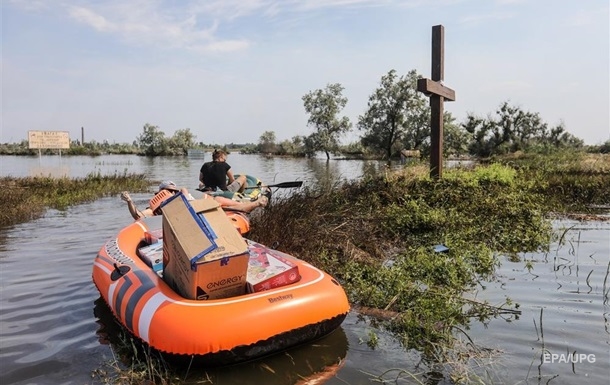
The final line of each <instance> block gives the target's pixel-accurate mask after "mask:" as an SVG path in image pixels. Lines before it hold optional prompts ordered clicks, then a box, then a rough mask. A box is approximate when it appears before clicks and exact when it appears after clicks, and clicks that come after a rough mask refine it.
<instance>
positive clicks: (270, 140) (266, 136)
mask: <svg viewBox="0 0 610 385" xmlns="http://www.w3.org/2000/svg"><path fill="white" fill-rule="evenodd" d="M258 150H259V152H262V153H267V154H271V153H273V152H275V132H274V131H265V132H263V134H262V135H261V136H260V138H259V139H258Z"/></svg>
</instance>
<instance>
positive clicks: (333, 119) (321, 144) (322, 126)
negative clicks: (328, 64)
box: [303, 83, 352, 159]
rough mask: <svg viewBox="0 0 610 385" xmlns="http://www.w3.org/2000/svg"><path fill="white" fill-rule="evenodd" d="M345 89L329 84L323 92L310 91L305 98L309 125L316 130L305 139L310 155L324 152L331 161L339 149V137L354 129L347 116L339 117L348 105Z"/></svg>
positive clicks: (336, 84) (304, 102)
mask: <svg viewBox="0 0 610 385" xmlns="http://www.w3.org/2000/svg"><path fill="white" fill-rule="evenodd" d="M343 89H344V88H343V86H342V85H341V84H339V83H334V84H328V85H327V86H326V88H325V89H323V90H321V89H318V90H315V91H310V92H309V93H308V94H306V95H305V96H303V104H304V106H305V112H307V113H308V114H309V119H308V120H307V124H308V125H310V126H313V127H314V128H315V130H316V131H315V132H314V133H312V134H311V135H309V136H308V137H307V138H306V139H305V148H306V151H307V153H308V154H309V155H312V154H314V153H315V152H317V151H324V152H325V153H326V159H330V153H331V152H332V153H336V152H337V151H338V149H339V136H340V135H341V134H343V133H346V132H348V131H349V130H350V128H351V127H352V124H351V123H350V121H349V118H348V117H347V116H344V117H339V116H338V115H339V113H340V112H341V110H343V108H345V105H346V104H347V98H345V97H343V95H342V92H343Z"/></svg>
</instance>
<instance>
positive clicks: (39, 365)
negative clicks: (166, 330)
mask: <svg viewBox="0 0 610 385" xmlns="http://www.w3.org/2000/svg"><path fill="white" fill-rule="evenodd" d="M207 159H209V154H208V157H207ZM203 161H204V160H203V159H192V158H154V159H147V158H142V157H136V156H102V157H61V158H60V157H58V156H55V157H42V158H40V159H39V158H37V157H29V158H24V157H0V162H1V164H0V175H2V176H6V175H12V176H31V175H40V174H43V175H53V176H59V175H67V176H71V177H82V176H85V175H87V174H89V173H92V172H100V173H102V174H114V173H123V172H125V171H127V172H135V173H145V174H147V175H149V176H150V177H151V178H153V179H156V180H162V179H171V180H173V181H175V182H176V183H177V184H179V185H183V186H186V187H189V188H192V189H194V188H195V187H196V186H197V176H198V172H199V168H200V166H201V164H202V162H203ZM228 162H229V163H230V164H231V165H232V166H233V169H234V172H236V173H240V172H241V173H247V174H251V175H255V176H257V177H259V178H260V179H261V180H262V181H263V182H265V183H267V184H272V183H279V182H285V181H292V180H302V181H305V183H306V184H312V185H313V184H317V183H326V184H327V183H332V182H329V180H330V181H333V180H343V179H352V178H358V177H360V176H361V175H363V174H364V173H365V172H371V171H372V172H375V170H382V169H383V164H382V163H380V162H362V161H342V160H331V161H330V162H329V163H327V162H326V160H325V159H309V160H307V159H281V158H264V157H259V156H256V155H239V154H231V155H230V156H229V159H228ZM133 197H134V199H135V200H136V202H137V203H138V204H139V205H145V204H146V202H147V200H148V198H149V194H133ZM130 222H131V217H130V215H129V213H128V212H127V209H126V207H125V204H124V202H122V201H121V200H120V198H119V197H118V196H116V197H106V198H102V199H98V200H96V201H95V202H92V203H88V204H83V205H78V206H74V207H71V208H69V209H68V210H66V211H65V212H59V211H55V210H51V211H49V212H48V213H47V214H46V215H45V216H44V217H42V218H40V219H38V220H35V221H32V222H28V223H24V224H20V225H17V226H15V227H12V228H10V229H5V230H2V232H1V233H0V285H1V287H0V384H2V385H8V384H19V385H25V384H43V385H46V384H97V383H100V381H99V380H97V379H95V378H93V377H92V373H93V371H95V370H96V369H99V368H103V367H104V365H105V364H106V363H108V362H110V361H111V360H113V350H112V349H111V346H112V344H113V340H114V339H116V335H117V333H116V326H115V325H114V324H113V322H112V321H111V317H110V314H109V312H108V309H107V308H106V307H105V305H104V304H103V303H102V302H100V301H99V300H98V299H99V294H98V292H97V290H96V289H95V287H94V285H93V283H92V281H91V269H92V262H93V258H94V256H95V255H96V253H97V251H98V250H99V248H100V247H101V246H102V244H103V243H104V242H105V241H106V240H107V239H109V238H110V237H112V236H114V235H115V234H116V232H117V230H118V229H120V228H121V227H123V226H125V225H127V224H128V223H130ZM554 226H555V228H556V229H557V231H558V232H560V233H563V234H564V237H563V240H564V243H563V244H562V245H558V244H554V245H553V246H552V247H551V252H549V253H536V254H523V255H520V256H519V257H520V260H519V261H515V260H514V259H510V260H509V259H506V258H502V265H501V267H500V268H499V269H498V270H497V280H495V281H493V282H489V283H487V284H485V288H484V289H483V288H479V290H478V291H477V292H475V293H472V297H473V298H475V299H476V300H481V301H482V300H488V301H489V302H490V303H491V304H501V303H503V302H504V301H505V300H506V298H507V297H508V298H510V299H511V300H512V301H513V302H516V303H519V305H520V306H519V310H520V311H521V315H520V316H519V317H518V318H516V317H514V316H506V317H505V319H503V318H498V319H494V320H492V321H490V322H489V323H487V324H485V325H483V324H480V323H477V322H473V323H472V324H471V325H470V328H469V329H468V330H465V332H466V333H467V334H468V337H469V338H470V339H472V340H473V341H474V342H475V343H476V344H477V345H479V346H483V347H487V348H490V349H494V350H493V351H494V353H493V354H491V355H490V357H489V358H488V359H484V358H480V359H478V361H477V362H474V363H473V368H474V372H473V375H474V374H476V375H478V376H479V377H480V378H482V379H483V381H482V382H483V383H487V384H547V383H550V384H576V383H582V384H608V376H609V375H610V321H609V319H610V303H609V301H608V296H609V291H610V278H609V277H608V275H609V271H608V269H609V263H610V262H609V255H610V221H603V222H572V221H567V220H565V221H557V222H555V224H554ZM528 262H531V265H530V264H528ZM528 265H529V266H530V269H528V268H527V267H528ZM371 330H372V329H371V327H370V326H369V325H367V324H366V323H365V322H363V321H361V320H360V318H359V317H358V315H357V314H354V313H353V312H352V313H351V314H350V315H349V316H348V317H347V319H346V320H345V321H344V323H343V324H342V326H341V328H340V329H338V330H337V331H336V332H335V333H333V334H331V335H329V336H328V337H326V338H324V339H322V340H320V341H316V342H314V343H311V344H307V345H304V346H301V347H298V348H296V349H292V350H290V351H288V352H285V353H280V354H278V355H275V356H272V357H269V358H267V359H264V360H260V361H256V362H252V363H247V364H244V365H239V366H235V367H230V368H221V369H217V370H214V371H207V372H205V373H204V372H201V371H198V369H197V368H194V369H193V371H192V372H191V375H190V376H189V378H188V381H187V382H188V383H210V382H205V381H206V380H207V379H209V380H211V381H212V382H211V383H213V384H252V385H254V384H257V385H258V384H278V385H279V384H286V385H294V384H300V385H305V384H322V383H326V384H330V385H339V384H341V385H344V384H352V385H360V384H373V383H379V382H380V381H382V380H383V381H384V382H385V383H391V384H394V383H396V384H416V383H418V382H417V381H414V380H412V379H411V377H410V376H409V375H408V374H407V373H422V371H423V370H424V369H423V367H422V365H421V363H420V359H421V358H420V357H419V355H418V354H416V353H415V352H405V351H404V350H402V349H401V348H400V347H399V345H398V344H397V343H396V342H395V341H394V340H393V339H392V338H391V336H389V335H387V334H386V333H384V332H383V331H375V332H376V333H377V334H378V336H379V345H378V347H377V348H376V349H371V348H369V347H368V346H367V345H366V344H365V343H363V342H362V341H366V340H367V339H368V334H369V332H370V331H371ZM427 383H429V384H434V383H438V382H434V381H432V380H431V381H429V382H427Z"/></svg>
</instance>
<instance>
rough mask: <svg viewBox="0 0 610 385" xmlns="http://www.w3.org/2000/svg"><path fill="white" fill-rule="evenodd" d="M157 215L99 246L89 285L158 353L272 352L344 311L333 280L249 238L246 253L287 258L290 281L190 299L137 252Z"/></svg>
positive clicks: (157, 223) (201, 359)
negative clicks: (293, 276)
mask: <svg viewBox="0 0 610 385" xmlns="http://www.w3.org/2000/svg"><path fill="white" fill-rule="evenodd" d="M161 223H162V217H161V216H157V217H150V218H143V219H141V220H139V221H136V222H134V223H132V224H130V225H128V226H127V227H125V228H123V229H122V230H121V231H120V232H119V233H118V235H117V236H116V238H113V239H110V240H108V241H107V242H106V243H105V244H104V245H103V246H102V248H101V249H100V251H99V253H98V255H97V257H96V258H95V261H94V264H93V273H92V277H93V282H94V283H95V285H96V287H97V289H98V290H99V292H100V294H101V296H102V298H103V299H104V300H105V302H106V303H107V304H108V306H109V308H110V309H111V310H112V312H113V314H114V315H115V316H116V318H117V319H118V320H119V321H120V322H121V324H122V325H123V326H124V327H126V328H127V329H128V330H129V331H130V332H131V333H132V334H134V335H135V336H137V337H138V338H140V339H141V340H142V341H144V342H145V343H146V344H148V345H149V346H151V347H153V348H154V349H156V350H158V351H159V352H162V353H167V354H170V355H176V356H186V358H188V359H196V360H197V362H198V363H199V364H202V365H206V366H219V365H227V364H232V363H236V362H241V361H246V360H249V359H253V358H257V357H260V356H264V355H268V354H271V353H275V352H278V351H281V350H284V349H287V348H289V347H291V346H294V345H298V344H301V343H303V342H307V341H311V340H314V339H317V338H320V337H322V336H324V335H326V334H328V333H330V332H331V331H333V330H335V329H336V328H338V327H339V325H340V324H341V323H342V322H343V320H344V319H345V317H346V316H347V313H348V312H349V303H348V300H347V297H346V295H345V292H344V290H343V288H342V287H341V286H340V284H339V283H338V282H337V281H336V280H335V279H333V278H332V277H331V276H329V275H328V274H326V273H325V272H323V271H321V270H319V269H317V268H315V267H314V266H312V265H310V264H308V263H306V262H304V261H301V260H299V259H297V258H294V257H291V256H288V255H286V254H284V253H281V252H279V251H276V250H272V249H269V248H267V247H266V246H263V245H261V244H258V243H255V242H250V241H248V247H249V249H250V258H251V261H252V255H260V254H268V255H278V256H281V257H283V258H288V259H289V260H290V262H291V263H292V264H294V265H296V266H298V275H299V277H298V278H297V280H296V282H294V283H290V284H286V285H284V286H280V287H276V288H272V289H269V290H263V291H256V292H251V293H249V294H244V295H240V296H236V297H231V298H224V299H213V300H191V299H185V298H183V297H181V296H180V295H178V294H177V293H176V292H175V291H174V290H173V289H172V288H170V286H169V285H168V284H166V283H165V281H164V280H163V278H162V273H160V272H159V271H157V272H156V271H154V270H153V268H152V267H151V266H149V265H148V264H147V263H145V262H144V260H143V259H141V258H140V257H139V256H138V253H137V252H136V251H137V249H138V248H139V247H141V245H142V243H143V239H145V233H146V232H147V231H148V232H151V231H154V230H157V231H158V229H160V228H161Z"/></svg>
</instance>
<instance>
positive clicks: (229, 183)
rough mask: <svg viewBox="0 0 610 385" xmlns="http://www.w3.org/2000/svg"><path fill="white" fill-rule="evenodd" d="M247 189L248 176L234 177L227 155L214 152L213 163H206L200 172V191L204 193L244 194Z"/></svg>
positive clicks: (219, 151)
mask: <svg viewBox="0 0 610 385" xmlns="http://www.w3.org/2000/svg"><path fill="white" fill-rule="evenodd" d="M245 187H246V176H245V175H240V176H238V177H237V178H235V177H234V176H233V171H231V166H230V165H229V164H228V163H227V153H226V152H224V151H222V150H214V152H213V153H212V161H211V162H205V163H204V164H203V166H201V169H200V170H199V189H200V191H203V192H213V191H216V190H222V191H230V192H240V193H241V192H243V191H244V188H245Z"/></svg>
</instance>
